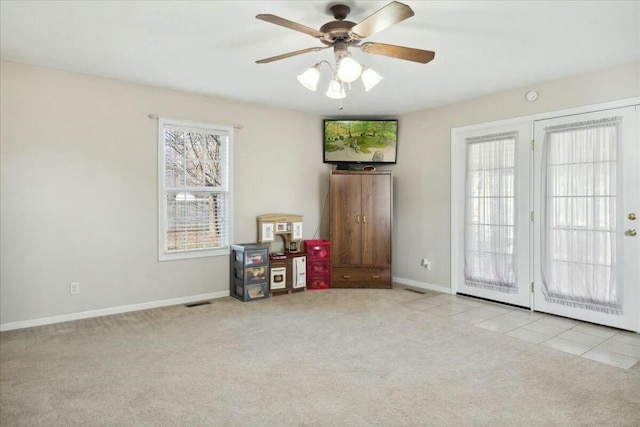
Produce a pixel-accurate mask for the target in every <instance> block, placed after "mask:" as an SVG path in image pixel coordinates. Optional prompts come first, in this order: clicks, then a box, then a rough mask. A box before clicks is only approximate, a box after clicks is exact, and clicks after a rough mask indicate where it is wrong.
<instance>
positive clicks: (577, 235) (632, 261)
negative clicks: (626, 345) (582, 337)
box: [533, 107, 640, 331]
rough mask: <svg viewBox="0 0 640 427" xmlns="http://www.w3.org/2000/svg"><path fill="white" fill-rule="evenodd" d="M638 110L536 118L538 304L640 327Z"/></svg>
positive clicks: (581, 317) (559, 311) (579, 316)
mask: <svg viewBox="0 0 640 427" xmlns="http://www.w3.org/2000/svg"><path fill="white" fill-rule="evenodd" d="M639 117H640V112H638V111H636V110H635V107H626V108H618V109H613V110H605V111H600V112H594V113H588V114H579V115H571V116H567V117H560V118H555V119H548V120H540V121H536V122H535V124H534V137H535V155H534V174H533V187H534V211H535V213H536V220H535V221H534V233H533V237H534V251H533V265H534V283H535V292H534V304H533V308H534V309H535V310H536V311H542V312H547V313H552V314H556V315H561V316H566V317H571V318H574V319H579V320H584V321H589V322H593V323H598V324H603V325H608V326H614V327H618V328H622V329H630V330H634V331H640V238H639V237H638V236H636V234H637V230H638V228H640V227H639V226H638V222H639V221H638V220H637V219H636V217H637V216H638V215H640V133H639V127H640V126H639V122H640V119H639Z"/></svg>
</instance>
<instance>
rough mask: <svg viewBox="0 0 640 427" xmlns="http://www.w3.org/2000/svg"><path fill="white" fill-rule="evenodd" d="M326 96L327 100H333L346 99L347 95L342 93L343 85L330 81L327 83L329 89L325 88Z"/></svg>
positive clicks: (335, 80) (337, 81)
mask: <svg viewBox="0 0 640 427" xmlns="http://www.w3.org/2000/svg"><path fill="white" fill-rule="evenodd" d="M326 95H327V96H328V97H329V98H333V99H342V98H346V96H347V94H346V93H344V85H343V84H342V82H341V81H339V80H337V79H333V80H331V83H329V88H327V93H326Z"/></svg>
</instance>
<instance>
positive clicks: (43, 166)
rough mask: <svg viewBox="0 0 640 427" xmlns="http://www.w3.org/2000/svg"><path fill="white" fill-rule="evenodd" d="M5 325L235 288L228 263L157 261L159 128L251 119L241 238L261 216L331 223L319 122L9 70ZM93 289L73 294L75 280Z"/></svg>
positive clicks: (240, 167)
mask: <svg viewBox="0 0 640 427" xmlns="http://www.w3.org/2000/svg"><path fill="white" fill-rule="evenodd" d="M1 66H2V68H1V70H0V71H1V73H0V74H1V78H2V80H1V82H0V83H1V84H0V88H1V94H0V99H1V111H2V113H1V114H2V116H1V119H2V122H1V126H0V128H1V134H0V138H1V139H0V140H1V150H2V151H1V168H0V169H1V173H2V175H1V189H2V193H1V194H2V201H1V202H2V203H1V213H2V215H1V217H2V219H1V221H2V222H1V253H0V256H1V265H2V269H1V270H2V271H1V273H0V274H1V276H0V277H1V286H0V304H1V306H0V314H1V319H0V322H1V323H3V324H4V323H8V322H17V321H24V320H28V319H38V318H45V317H51V316H59V315H64V314H68V313H78V312H84V311H94V310H100V309H105V308H110V307H119V306H126V305H135V304H141V303H147V302H153V301H161V300H166V299H174V298H181V297H189V296H193V295H201V294H208V293H215V292H220V291H226V290H228V277H229V275H228V258H227V257H215V258H200V259H193V260H182V261H163V262H159V261H158V259H157V258H158V255H157V253H158V250H157V242H158V237H157V236H158V231H157V227H158V220H157V121H156V120H152V119H150V118H149V117H148V115H149V114H150V113H153V114H158V115H161V116H166V117H171V118H178V119H185V120H194V121H204V122H213V123H219V124H227V125H232V124H241V125H242V126H243V128H242V129H240V130H236V132H235V147H234V157H235V164H234V172H235V173H234V189H235V192H234V194H235V214H234V233H235V239H234V242H238V243H240V242H247V241H255V239H256V216H257V215H260V214H264V213H275V212H285V213H295V214H301V215H303V216H304V229H303V233H304V237H305V238H311V237H312V235H313V233H314V232H315V230H316V228H317V227H318V223H319V221H320V213H321V212H320V210H321V207H322V203H323V202H324V195H325V194H326V192H327V191H328V181H327V179H326V177H327V174H328V170H329V167H328V166H326V165H323V164H322V162H321V161H320V159H321V155H322V154H321V151H320V150H321V136H319V135H321V131H322V126H321V120H320V118H319V117H317V116H313V115H310V114H301V113H298V112H294V111H284V110H273V109H269V108H262V107H256V106H252V105H248V104H242V103H237V102H230V101H225V100H221V99H215V98H210V97H204V96H198V95H193V94H186V93H180V92H175V91H170V90H163V89H158V88H153V87H145V86H139V85H133V84H128V83H122V82H118V81H113V80H107V79H100V78H95V77H89V76H83V75H77V74H70V73H65V72H59V71H53V70H48V69H42V68H36V67H30V66H25V65H19V64H15V63H7V62H3V63H2V65H1ZM71 281H79V282H80V284H81V293H80V294H79V295H69V282H71Z"/></svg>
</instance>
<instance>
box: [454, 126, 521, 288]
mask: <svg viewBox="0 0 640 427" xmlns="http://www.w3.org/2000/svg"><path fill="white" fill-rule="evenodd" d="M517 135H518V133H517V132H508V133H501V134H495V135H486V136H480V137H474V138H467V139H466V145H467V185H466V195H465V205H466V206H465V260H464V261H465V265H464V273H465V283H466V285H467V286H475V287H478V288H484V289H492V290H497V291H500V292H507V293H516V292H517V284H516V271H515V265H516V262H515V253H514V252H515V225H516V224H515V212H514V207H515V198H516V194H515V168H516V161H515V147H516V142H517Z"/></svg>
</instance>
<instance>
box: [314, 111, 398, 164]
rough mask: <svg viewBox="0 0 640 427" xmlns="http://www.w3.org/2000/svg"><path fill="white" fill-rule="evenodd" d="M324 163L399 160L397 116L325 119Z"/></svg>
mask: <svg viewBox="0 0 640 427" xmlns="http://www.w3.org/2000/svg"><path fill="white" fill-rule="evenodd" d="M323 139H324V148H323V150H322V152H323V156H324V159H323V161H324V163H334V164H349V163H367V164H385V163H396V157H397V154H398V121H397V120H363V119H358V120H350V119H325V120H324V137H323Z"/></svg>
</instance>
